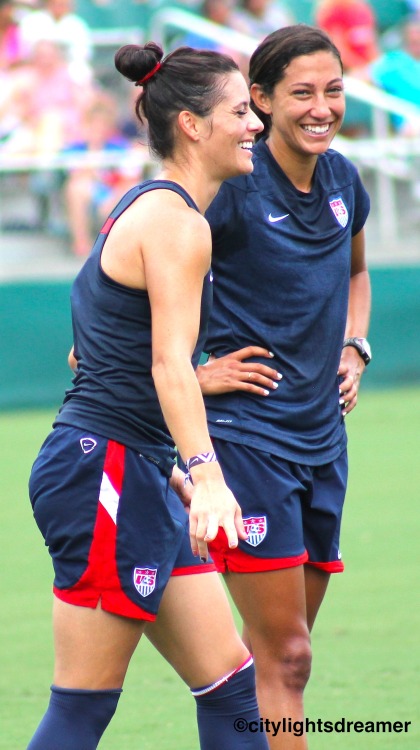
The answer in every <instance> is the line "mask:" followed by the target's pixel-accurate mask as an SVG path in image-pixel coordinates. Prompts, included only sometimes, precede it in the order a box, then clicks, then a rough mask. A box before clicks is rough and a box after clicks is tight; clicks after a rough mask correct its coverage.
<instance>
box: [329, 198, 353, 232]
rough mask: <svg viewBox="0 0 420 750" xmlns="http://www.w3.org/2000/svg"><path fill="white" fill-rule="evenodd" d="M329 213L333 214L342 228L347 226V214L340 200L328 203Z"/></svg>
mask: <svg viewBox="0 0 420 750" xmlns="http://www.w3.org/2000/svg"><path fill="white" fill-rule="evenodd" d="M330 206H331V211H332V212H333V214H334V216H335V218H336V219H337V221H338V223H339V224H341V226H342V227H343V228H344V227H346V226H347V222H348V220H349V214H348V211H347V208H346V206H345V204H344V201H343V199H342V198H336V199H335V200H333V201H330Z"/></svg>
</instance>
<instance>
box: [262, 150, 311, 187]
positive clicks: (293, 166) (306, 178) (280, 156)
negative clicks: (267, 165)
mask: <svg viewBox="0 0 420 750" xmlns="http://www.w3.org/2000/svg"><path fill="white" fill-rule="evenodd" d="M267 146H268V148H269V150H270V153H271V155H272V156H273V158H274V159H275V160H276V162H277V164H278V165H279V166H280V167H281V168H282V170H283V172H284V173H285V175H286V176H287V177H288V178H289V180H290V182H291V183H292V185H294V186H295V188H296V189H297V190H300V191H301V192H302V193H310V192H311V189H312V180H313V176H314V172H315V167H316V163H317V161H318V156H317V155H316V154H308V155H306V154H299V153H296V152H292V151H291V150H290V149H288V148H287V146H283V144H278V143H277V142H275V140H274V139H273V138H272V137H271V136H269V137H268V138H267Z"/></svg>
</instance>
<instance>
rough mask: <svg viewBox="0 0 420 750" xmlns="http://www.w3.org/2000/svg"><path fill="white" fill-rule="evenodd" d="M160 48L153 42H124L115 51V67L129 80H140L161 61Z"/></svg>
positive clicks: (161, 53)
mask: <svg viewBox="0 0 420 750" xmlns="http://www.w3.org/2000/svg"><path fill="white" fill-rule="evenodd" d="M162 57H163V50H162V48H161V47H160V46H159V45H158V44H156V43H155V42H147V44H145V45H144V46H139V45H138V44H126V45H125V46H124V47H121V48H120V49H119V50H118V51H117V52H116V53H115V58H114V60H115V67H116V69H117V70H118V72H119V73H121V75H123V76H124V77H125V78H128V80H129V81H133V82H134V83H135V82H136V81H139V80H141V79H142V78H144V76H146V75H147V74H148V73H150V71H151V70H153V68H154V67H155V66H156V64H157V63H158V62H160V61H161V59H162Z"/></svg>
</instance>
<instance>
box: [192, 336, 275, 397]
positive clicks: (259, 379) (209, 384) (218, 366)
mask: <svg viewBox="0 0 420 750" xmlns="http://www.w3.org/2000/svg"><path fill="white" fill-rule="evenodd" d="M250 357H267V359H272V357H273V355H272V353H271V352H269V351H268V349H263V348H262V347H261V346H246V347H245V348H244V349H238V351H236V352H232V353H231V354H226V355H225V356H224V357H212V356H210V358H209V361H208V362H207V363H206V364H205V365H199V366H198V367H197V369H196V375H197V378H198V382H199V383H200V388H201V392H202V393H203V394H204V395H205V396H217V395H220V394H221V393H230V392H231V391H247V392H248V393H257V394H258V395H260V396H268V395H269V393H270V389H271V390H275V389H276V388H278V381H279V380H281V378H282V375H281V374H280V373H279V372H277V370H275V369H274V368H272V367H270V366H269V365H264V364H262V363H260V362H246V361H244V360H247V359H249V358H250Z"/></svg>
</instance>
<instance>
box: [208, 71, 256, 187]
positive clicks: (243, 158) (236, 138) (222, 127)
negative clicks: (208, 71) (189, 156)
mask: <svg viewBox="0 0 420 750" xmlns="http://www.w3.org/2000/svg"><path fill="white" fill-rule="evenodd" d="M203 126H204V127H203V134H202V138H203V143H204V142H205V145H206V149H207V150H208V152H207V153H208V158H209V161H210V163H211V164H212V165H213V168H216V169H217V170H218V171H220V173H221V176H220V179H223V180H225V179H227V178H228V177H234V176H235V175H239V174H248V173H250V172H252V159H251V157H252V151H251V150H252V146H253V143H254V140H255V136H256V135H257V133H260V132H261V131H262V130H263V125H262V123H261V120H259V119H258V117H257V116H256V114H255V113H254V112H253V111H252V109H251V108H250V98H249V91H248V87H247V84H246V81H245V79H244V77H243V75H242V74H241V73H239V71H235V72H232V73H230V74H229V75H228V76H227V77H226V84H225V86H224V89H223V98H222V99H221V101H220V102H219V103H218V104H217V105H216V106H215V108H214V109H213V111H212V113H211V115H210V116H209V117H208V118H206V122H205V123H203Z"/></svg>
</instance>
